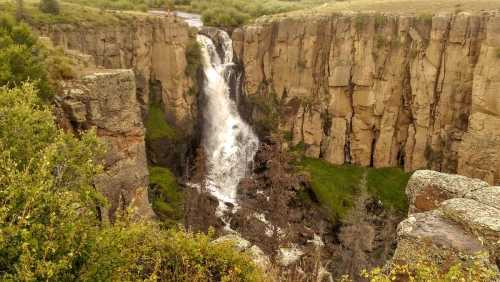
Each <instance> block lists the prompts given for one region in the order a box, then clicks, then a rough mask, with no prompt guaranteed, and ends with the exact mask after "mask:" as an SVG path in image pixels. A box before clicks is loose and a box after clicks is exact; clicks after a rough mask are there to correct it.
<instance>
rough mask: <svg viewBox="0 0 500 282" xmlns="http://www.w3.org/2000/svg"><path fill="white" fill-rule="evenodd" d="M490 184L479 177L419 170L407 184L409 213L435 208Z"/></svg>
mask: <svg viewBox="0 0 500 282" xmlns="http://www.w3.org/2000/svg"><path fill="white" fill-rule="evenodd" d="M488 186H489V185H488V183H486V182H484V181H481V180H479V179H472V178H468V177H465V176H461V175H453V174H447V173H441V172H437V171H433V170H417V171H416V172H414V173H413V174H412V176H411V177H410V180H409V181H408V184H407V186H406V195H407V198H408V202H409V210H408V213H409V214H412V213H418V212H425V211H430V210H434V209H436V208H437V207H438V206H439V204H440V203H441V202H443V201H445V200H448V199H452V198H461V197H465V196H466V195H469V194H470V193H473V192H475V191H478V190H480V189H484V188H486V187H488Z"/></svg>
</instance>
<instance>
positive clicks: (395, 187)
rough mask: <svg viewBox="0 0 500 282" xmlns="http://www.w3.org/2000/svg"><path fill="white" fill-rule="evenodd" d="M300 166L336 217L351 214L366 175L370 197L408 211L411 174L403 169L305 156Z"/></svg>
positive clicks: (388, 205) (314, 189) (319, 196)
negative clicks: (350, 210)
mask: <svg viewBox="0 0 500 282" xmlns="http://www.w3.org/2000/svg"><path fill="white" fill-rule="evenodd" d="M297 167H298V168H299V169H300V170H302V171H304V172H306V173H307V174H309V175H310V180H311V185H312V190H313V192H314V194H315V196H316V198H317V199H318V201H319V202H320V203H321V205H322V206H323V207H325V208H326V209H327V210H328V213H329V215H330V218H331V219H332V220H341V219H342V218H343V217H344V216H345V215H346V214H347V212H348V211H349V209H350V208H351V207H352V205H353V202H354V201H353V200H354V198H355V197H356V195H357V194H358V193H359V192H360V191H361V188H362V187H360V185H361V180H362V179H363V177H365V176H366V177H367V179H366V180H367V181H366V183H367V187H366V188H367V191H368V192H369V194H370V196H372V197H374V198H375V199H378V200H380V201H381V202H382V204H383V206H384V207H385V208H387V209H390V210H394V211H395V212H397V213H400V214H404V213H406V211H407V208H408V204H407V200H406V196H405V187H406V183H407V182H408V179H409V174H407V173H405V172H404V171H402V170H401V169H399V168H381V169H377V168H364V167H358V166H351V165H343V166H339V165H332V164H330V163H328V162H326V161H324V160H320V159H313V158H304V159H303V160H302V161H301V162H300V163H298V164H297ZM301 198H303V195H302V196H301Z"/></svg>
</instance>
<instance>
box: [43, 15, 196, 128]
mask: <svg viewBox="0 0 500 282" xmlns="http://www.w3.org/2000/svg"><path fill="white" fill-rule="evenodd" d="M118 19H119V21H120V22H117V23H112V24H109V25H104V26H103V25H99V24H98V23H92V22H88V23H80V24H78V25H76V24H55V25H53V24H51V25H45V26H36V27H35V28H36V29H37V30H38V32H39V33H40V34H42V35H44V36H48V37H50V38H51V39H52V41H53V42H54V44H55V45H56V46H61V47H63V48H64V49H70V50H78V51H80V52H81V53H84V54H88V55H91V56H92V57H93V58H94V61H95V64H96V65H98V66H101V67H104V68H108V69H125V68H126V69H133V70H134V73H135V76H136V87H137V98H138V100H139V101H140V103H141V106H142V110H143V113H146V110H147V105H148V100H149V97H150V94H149V93H150V92H155V96H157V97H161V101H162V104H163V105H164V107H165V113H166V115H167V119H168V121H169V123H170V124H172V125H174V126H177V127H179V128H182V129H183V130H184V131H185V132H186V133H187V134H188V135H189V133H190V132H191V131H192V126H193V123H194V121H195V119H196V115H197V114H196V95H189V92H190V91H189V89H190V87H191V86H192V85H193V81H192V79H191V78H189V77H188V76H186V74H185V69H186V65H187V60H186V48H187V46H188V44H189V42H190V40H193V38H191V35H190V31H189V27H188V26H187V24H185V23H184V22H182V21H181V20H179V19H177V18H175V17H170V16H164V15H160V16H137V15H128V14H120V17H118Z"/></svg>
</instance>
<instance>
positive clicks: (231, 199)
mask: <svg viewBox="0 0 500 282" xmlns="http://www.w3.org/2000/svg"><path fill="white" fill-rule="evenodd" d="M218 36H219V37H220V41H221V42H222V44H221V45H222V46H221V48H220V49H222V52H220V53H221V54H220V55H219V52H217V51H218V50H217V47H216V45H215V44H214V42H213V40H212V39H211V38H209V37H207V36H205V35H201V34H200V35H198V36H197V40H198V42H199V44H200V46H201V51H202V58H203V62H202V64H203V72H204V74H205V80H204V83H203V90H204V95H206V96H205V100H206V104H205V105H204V108H203V118H204V129H203V146H204V149H205V154H206V162H207V176H206V188H207V189H208V191H209V192H210V193H211V194H212V195H214V196H215V197H216V198H217V199H218V200H219V210H218V213H219V215H221V214H222V212H223V211H224V210H226V209H227V208H226V207H227V205H226V203H231V204H232V205H236V202H237V201H236V198H237V188H238V184H239V182H240V180H241V179H242V178H244V177H245V176H247V175H248V174H249V173H250V169H249V166H250V164H251V162H252V161H253V159H254V156H255V153H256V151H257V148H258V145H259V140H258V138H257V136H256V135H255V133H254V132H253V131H252V128H251V127H250V126H249V125H248V124H246V123H245V122H244V121H243V120H242V118H241V117H240V115H239V113H238V110H237V106H236V103H235V102H234V101H233V100H232V99H231V98H230V87H229V83H228V82H229V77H230V76H231V74H232V72H233V65H234V64H233V48H232V41H231V38H230V37H229V35H228V34H227V33H225V32H223V31H221V32H219V35H218ZM221 55H222V56H221Z"/></svg>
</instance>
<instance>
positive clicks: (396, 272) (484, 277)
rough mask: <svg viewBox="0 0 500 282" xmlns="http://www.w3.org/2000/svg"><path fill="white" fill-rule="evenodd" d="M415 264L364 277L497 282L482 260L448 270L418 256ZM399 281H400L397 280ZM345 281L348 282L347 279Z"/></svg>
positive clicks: (375, 280)
mask: <svg viewBox="0 0 500 282" xmlns="http://www.w3.org/2000/svg"><path fill="white" fill-rule="evenodd" d="M415 261H416V262H415V263H412V264H394V265H391V267H390V268H388V269H387V270H382V269H380V268H374V269H372V270H370V271H366V270H365V271H363V273H362V276H363V277H364V278H366V279H368V280H369V281H373V282H390V281H443V282H452V281H478V282H480V281H481V282H489V281H496V279H495V278H498V276H496V274H495V271H494V270H492V269H490V268H488V267H487V266H485V265H484V263H483V262H481V261H480V259H477V258H476V259H473V260H471V262H470V263H467V264H462V263H455V264H453V265H452V266H451V267H449V268H448V269H446V270H443V265H438V264H437V263H436V262H434V261H429V260H426V259H424V258H423V255H421V254H417V257H416V258H415ZM396 279H398V280H396ZM343 281H348V279H345V280H343Z"/></svg>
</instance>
